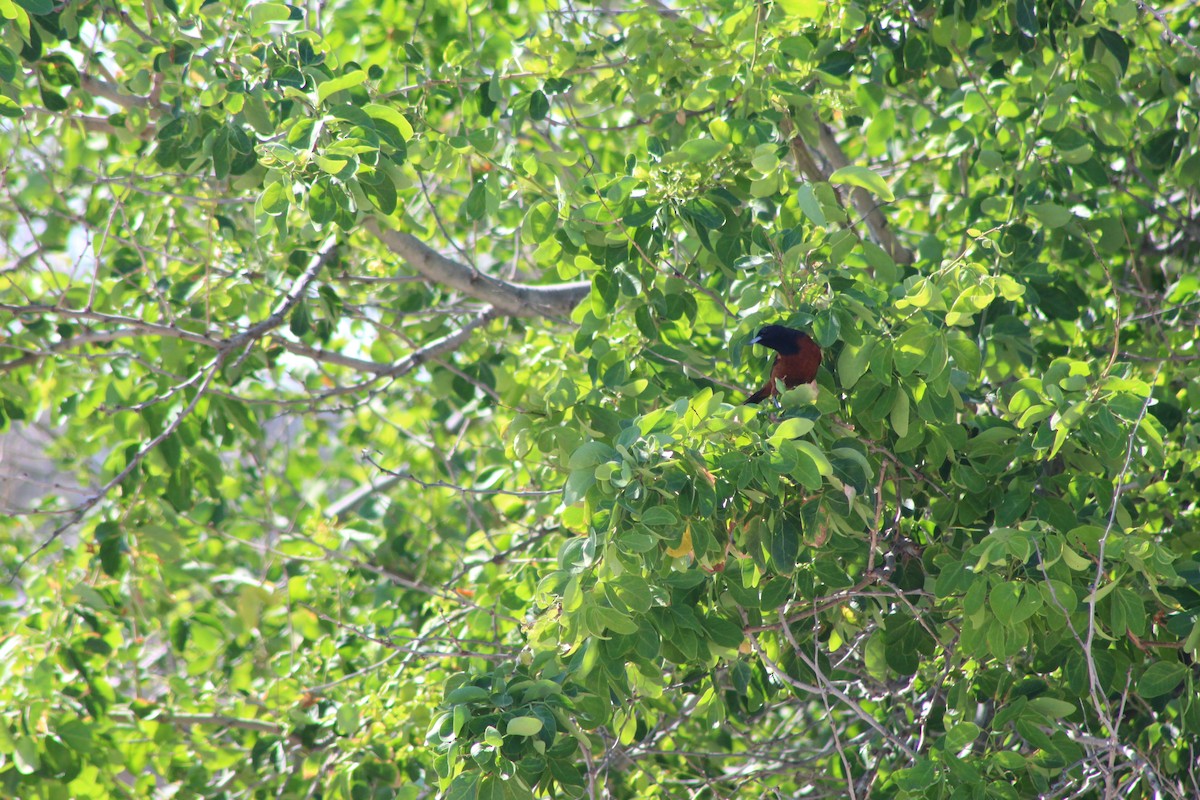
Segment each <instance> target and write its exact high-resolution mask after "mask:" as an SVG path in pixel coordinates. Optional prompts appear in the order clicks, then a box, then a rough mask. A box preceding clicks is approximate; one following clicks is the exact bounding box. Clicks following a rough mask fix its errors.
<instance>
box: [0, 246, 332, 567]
mask: <svg viewBox="0 0 1200 800" xmlns="http://www.w3.org/2000/svg"><path fill="white" fill-rule="evenodd" d="M330 252H332V248H326V250H325V251H323V252H322V253H320V254H319V255H318V256H317V257H316V258H313V259H312V261H311V262H310V263H309V265H308V268H307V269H306V270H305V271H304V272H303V273H302V274H301V275H300V276H299V277H298V278H297V279H296V281H295V282H294V283H293V284H292V288H291V289H290V290H289V291H288V293H287V294H286V295H284V297H283V299H282V300H280V302H279V303H278V305H277V306H276V308H275V311H273V312H272V313H271V314H270V316H268V317H267V318H266V319H264V320H263V321H262V322H259V323H257V324H255V325H251V326H250V327H249V328H247V329H246V330H245V331H243V332H242V333H240V334H238V335H237V336H234V337H231V338H229V339H226V340H225V341H223V342H221V343H219V344H218V345H217V353H216V355H215V356H214V357H213V359H212V360H211V361H210V362H209V364H208V365H207V366H206V367H204V368H203V369H202V370H201V373H202V374H203V375H204V377H203V379H202V380H201V381H200V384H199V386H198V387H197V389H196V394H195V395H194V396H193V397H192V399H191V401H189V402H188V404H187V406H185V407H184V409H183V410H182V411H180V412H179V414H178V415H176V417H175V419H173V420H171V422H170V423H169V424H168V425H166V426H165V427H164V428H163V430H162V432H161V433H159V434H158V435H157V436H155V437H154V438H153V439H151V440H150V441H148V442H146V444H145V445H143V446H142V447H141V448H140V449H139V450H138V451H137V453H135V454H134V455H133V457H132V458H130V459H129V463H127V464H126V465H125V469H123V470H121V471H120V472H119V473H117V474H116V475H115V476H113V478H112V479H111V480H109V481H108V483H106V484H104V485H103V486H101V487H100V489H99V490H98V491H96V492H95V493H94V494H92V495H91V496H90V497H88V498H87V499H86V500H84V501H83V502H82V503H80V504H79V505H78V506H76V507H75V509H74V510H73V511H72V512H71V514H70V516H69V517H68V518H67V521H66V522H64V523H63V524H61V525H59V526H58V527H57V528H55V529H54V530H53V531H51V532H50V535H49V536H48V537H46V539H45V541H43V542H41V543H40V544H39V545H38V546H37V547H35V548H34V549H33V550H32V551H30V552H29V553H28V554H27V555H26V556H25V557H24V558H23V559H21V561H20V562H19V563H18V564H17V566H16V567H14V568H13V571H12V574H10V575H9V578H8V583H10V584H11V583H12V582H13V581H14V580H16V578H17V576H18V575H20V574H21V569H22V568H23V567H24V566H25V565H26V564H28V563H29V561H30V559H32V558H34V557H35V556H37V555H38V554H39V553H41V552H42V551H43V550H45V549H46V548H47V547H49V546H50V544H51V543H53V542H54V541H55V540H56V539H58V537H60V536H62V535H63V533H65V532H66V531H67V530H68V529H69V528H70V527H72V526H73V525H75V524H76V523H77V522H79V521H80V520H81V519H83V516H84V515H85V514H86V513H87V512H88V511H90V510H91V509H93V508H95V507H96V505H97V504H99V503H100V501H101V500H103V499H104V498H105V497H107V496H108V493H109V492H111V491H112V490H113V489H114V488H115V487H117V486H118V485H120V483H121V482H122V481H124V480H125V479H126V478H128V477H129V476H130V475H131V474H133V471H134V470H135V469H137V468H138V467H139V466H140V465H141V463H142V461H144V460H145V459H146V456H148V455H149V454H150V453H151V452H153V450H154V449H155V448H156V447H158V446H159V445H160V444H162V443H163V442H164V441H166V439H167V437H169V436H171V435H172V434H173V433H175V431H176V430H178V429H179V426H180V425H182V424H183V421H184V420H185V419H187V418H188V417H190V416H191V414H192V412H193V411H195V410H196V406H197V405H198V404H199V402H200V398H202V397H204V394H205V392H206V391H207V390H208V387H209V386H210V385H211V384H212V380H213V378H214V377H215V376H216V374H217V373H218V372H219V371H220V370H221V367H223V366H224V365H225V362H226V361H227V360H228V359H229V357H230V356H231V355H233V354H234V353H235V352H236V351H237V350H238V349H239V348H246V347H248V346H249V345H250V344H251V343H252V342H253V341H254V340H255V339H256V338H258V337H261V336H262V335H263V334H265V333H266V332H267V331H269V330H271V329H273V328H275V327H277V326H279V325H281V324H283V322H284V320H286V319H287V315H288V313H289V312H290V311H291V310H292V309H293V308H295V306H296V304H297V303H298V302H300V298H301V297H303V296H304V292H305V291H306V290H307V288H308V285H309V284H310V283H312V281H313V279H315V278H316V277H317V274H318V273H319V272H320V271H321V267H322V266H323V265H324V264H325V263H326V262H327V260H328V258H329V254H330Z"/></svg>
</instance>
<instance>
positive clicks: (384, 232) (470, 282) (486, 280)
mask: <svg viewBox="0 0 1200 800" xmlns="http://www.w3.org/2000/svg"><path fill="white" fill-rule="evenodd" d="M364 227H365V228H366V229H367V230H368V231H370V232H371V233H373V234H374V235H375V236H377V237H379V239H380V241H382V242H383V243H384V244H386V245H387V246H388V247H389V248H390V249H391V251H392V252H393V253H395V254H396V255H398V256H400V257H401V258H402V259H404V260H405V262H407V263H408V265H409V266H411V267H412V268H413V269H415V270H416V271H417V272H419V273H420V274H421V275H423V276H424V277H425V278H427V279H429V280H431V281H435V282H436V283H441V284H444V285H446V286H449V287H451V288H452V289H456V290H458V291H460V292H462V293H463V294H465V295H468V296H470V297H473V298H475V299H477V300H482V301H484V302H486V303H489V304H491V305H492V306H494V307H495V308H494V310H495V311H497V312H500V313H503V314H504V315H506V316H512V317H564V316H567V315H568V314H570V313H571V310H572V309H574V308H575V306H576V305H578V304H579V303H580V302H581V301H582V300H583V299H584V298H585V297H587V294H588V292H590V291H591V288H592V284H591V282H590V281H575V282H573V283H560V284H557V285H553V286H526V285H523V284H519V283H510V282H509V281H502V280H500V279H498V278H493V277H491V276H490V275H485V274H483V273H482V272H480V271H479V270H477V269H474V268H472V267H469V266H467V265H466V264H462V263H460V262H458V261H455V260H453V259H450V258H446V257H445V256H443V255H442V254H441V253H439V252H437V251H436V250H434V249H433V248H431V247H429V246H428V245H426V244H425V243H424V242H422V241H420V240H419V239H417V238H416V237H415V236H412V235H410V234H407V233H402V232H400V231H397V230H393V229H391V228H384V227H382V225H380V223H379V222H378V221H377V220H375V219H371V218H368V219H367V220H366V221H365V222H364Z"/></svg>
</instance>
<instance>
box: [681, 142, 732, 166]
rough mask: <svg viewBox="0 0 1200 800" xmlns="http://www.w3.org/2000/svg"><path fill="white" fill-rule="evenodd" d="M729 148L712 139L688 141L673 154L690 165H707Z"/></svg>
mask: <svg viewBox="0 0 1200 800" xmlns="http://www.w3.org/2000/svg"><path fill="white" fill-rule="evenodd" d="M728 148H729V145H728V144H725V143H722V142H718V141H715V140H713V139H690V140H688V141H686V142H684V143H683V144H682V145H681V146H680V147H679V149H678V150H676V151H675V152H676V153H678V154H679V156H680V157H681V158H683V160H685V161H688V162H690V163H692V164H707V163H708V162H710V161H712V160H713V159H714V158H716V157H717V156H719V155H721V154H722V153H724V152H725V151H726V150H727V149H728Z"/></svg>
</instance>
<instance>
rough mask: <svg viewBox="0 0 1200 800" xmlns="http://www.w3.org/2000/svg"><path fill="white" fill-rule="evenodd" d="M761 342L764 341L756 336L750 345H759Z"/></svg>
mask: <svg viewBox="0 0 1200 800" xmlns="http://www.w3.org/2000/svg"><path fill="white" fill-rule="evenodd" d="M761 341H762V337H761V336H755V337H754V338H753V339H751V340H750V344H758V343H759V342H761Z"/></svg>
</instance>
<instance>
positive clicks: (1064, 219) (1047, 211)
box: [1027, 203, 1071, 228]
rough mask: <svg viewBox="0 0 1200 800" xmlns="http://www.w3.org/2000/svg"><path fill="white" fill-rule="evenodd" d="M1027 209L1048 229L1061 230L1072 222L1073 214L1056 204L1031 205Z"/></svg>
mask: <svg viewBox="0 0 1200 800" xmlns="http://www.w3.org/2000/svg"><path fill="white" fill-rule="evenodd" d="M1027 208H1028V209H1029V213H1031V214H1033V215H1034V216H1035V217H1037V218H1038V220H1039V221H1040V222H1041V223H1042V224H1043V225H1045V226H1046V227H1047V228H1061V227H1062V226H1064V225H1066V224H1067V223H1068V222H1070V221H1071V212H1070V211H1068V210H1067V209H1065V208H1063V207H1062V206H1060V205H1057V204H1055V203H1030V204H1029V205H1028V206H1027Z"/></svg>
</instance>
